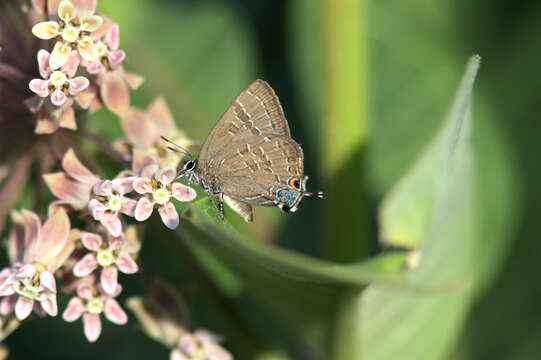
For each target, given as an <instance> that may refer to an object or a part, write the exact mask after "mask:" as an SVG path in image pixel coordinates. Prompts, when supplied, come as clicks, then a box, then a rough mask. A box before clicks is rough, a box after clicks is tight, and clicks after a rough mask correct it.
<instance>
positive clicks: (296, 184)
mask: <svg viewBox="0 0 541 360" xmlns="http://www.w3.org/2000/svg"><path fill="white" fill-rule="evenodd" d="M289 186H291V187H292V188H293V189H295V190H299V187H300V186H301V185H300V183H299V179H297V178H296V177H292V178H291V179H289Z"/></svg>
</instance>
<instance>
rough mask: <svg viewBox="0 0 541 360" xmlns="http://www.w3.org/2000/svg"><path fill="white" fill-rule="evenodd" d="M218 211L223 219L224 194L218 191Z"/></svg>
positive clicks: (223, 219)
mask: <svg viewBox="0 0 541 360" xmlns="http://www.w3.org/2000/svg"><path fill="white" fill-rule="evenodd" d="M218 211H219V212H220V218H221V219H222V221H225V216H224V194H222V193H220V195H219V200H218Z"/></svg>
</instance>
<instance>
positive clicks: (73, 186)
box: [43, 149, 100, 210]
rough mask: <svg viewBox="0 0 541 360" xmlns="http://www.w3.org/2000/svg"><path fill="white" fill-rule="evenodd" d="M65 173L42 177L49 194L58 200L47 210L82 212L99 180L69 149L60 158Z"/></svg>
mask: <svg viewBox="0 0 541 360" xmlns="http://www.w3.org/2000/svg"><path fill="white" fill-rule="evenodd" d="M62 167H63V168H64V171H65V172H62V171H61V172H56V173H51V174H45V175H43V179H44V180H45V183H46V184H47V185H48V186H49V189H50V190H51V192H52V193H53V194H54V195H55V196H56V197H57V198H59V199H60V200H57V201H53V202H52V203H51V205H50V206H49V208H54V207H57V206H67V207H69V208H72V209H75V210H82V209H84V208H86V207H87V206H88V202H89V201H90V193H91V191H92V187H93V186H94V184H96V183H98V182H99V181H100V178H99V177H97V176H96V175H94V174H93V173H92V172H91V171H90V170H88V169H87V168H86V167H85V166H84V165H83V164H82V163H81V162H80V161H79V159H77V156H76V155H75V152H74V151H73V150H72V149H69V150H68V151H67V152H66V154H65V155H64V157H63V158H62Z"/></svg>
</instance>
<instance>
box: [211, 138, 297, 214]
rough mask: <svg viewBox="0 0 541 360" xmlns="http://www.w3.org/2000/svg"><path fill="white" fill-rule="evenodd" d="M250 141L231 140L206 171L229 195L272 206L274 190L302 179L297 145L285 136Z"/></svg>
mask: <svg viewBox="0 0 541 360" xmlns="http://www.w3.org/2000/svg"><path fill="white" fill-rule="evenodd" d="M266 138H267V139H260V140H259V141H252V142H250V143H241V142H235V143H234V144H232V146H230V147H229V148H228V149H227V150H225V151H222V152H221V153H220V154H219V157H217V158H215V159H214V161H213V162H212V163H211V166H210V172H211V173H213V174H215V176H216V178H217V180H218V182H219V183H220V191H221V192H222V193H223V194H224V195H226V196H228V197H229V198H231V199H233V200H236V201H240V202H244V203H246V204H250V205H263V206H265V205H267V206H272V205H274V204H275V201H276V199H277V195H276V193H277V191H278V190H280V189H284V188H288V187H290V188H291V185H290V180H291V179H293V178H296V179H298V180H299V181H300V182H302V181H304V175H303V172H304V169H303V153H302V149H301V147H300V146H299V145H298V144H297V143H296V142H295V140H293V139H292V138H291V137H289V136H282V135H278V136H276V135H269V136H267V137H266Z"/></svg>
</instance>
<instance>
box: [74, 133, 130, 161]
mask: <svg viewBox="0 0 541 360" xmlns="http://www.w3.org/2000/svg"><path fill="white" fill-rule="evenodd" d="M77 134H79V135H80V136H82V137H83V138H85V139H87V140H90V141H92V142H93V143H94V144H96V145H97V146H98V147H99V148H100V149H101V150H103V151H104V152H106V153H107V154H109V156H111V157H112V158H114V159H115V160H118V161H120V162H122V163H124V164H128V165H129V163H130V158H129V156H127V155H124V154H122V153H121V152H119V151H117V150H116V149H115V148H113V147H112V146H111V144H110V142H109V141H108V140H107V139H104V138H103V137H101V136H100V135H98V134H96V133H93V132H92V131H90V130H88V129H87V128H81V129H80V130H79V131H78V132H77Z"/></svg>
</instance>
